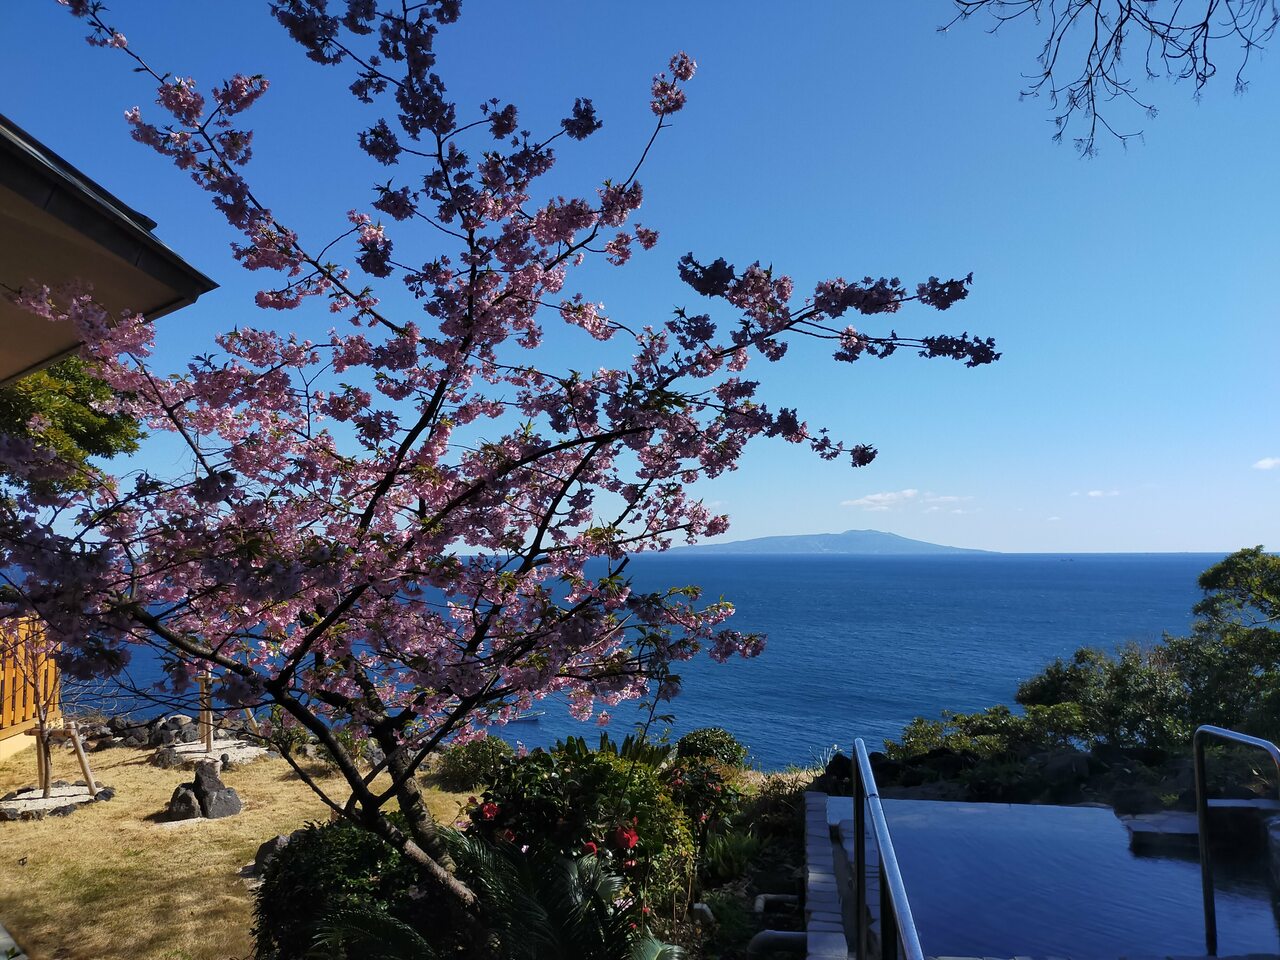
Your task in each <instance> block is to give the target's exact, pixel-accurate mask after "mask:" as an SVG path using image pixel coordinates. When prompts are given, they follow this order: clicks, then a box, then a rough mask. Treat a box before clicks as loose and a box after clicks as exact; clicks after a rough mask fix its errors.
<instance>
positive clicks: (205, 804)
mask: <svg viewBox="0 0 1280 960" xmlns="http://www.w3.org/2000/svg"><path fill="white" fill-rule="evenodd" d="M200 799H201V803H200V809H201V810H203V811H204V815H205V816H206V817H208V818H209V819H210V820H218V819H220V818H222V817H233V816H235V815H236V814H237V813H239V812H240V811H241V810H243V809H244V805H243V804H242V803H241V802H240V795H239V794H238V793H236V792H235V791H234V790H233V789H231V788H230V787H223V788H222V789H221V790H216V791H214V792H213V793H211V794H209V795H208V796H205V797H201V798H200Z"/></svg>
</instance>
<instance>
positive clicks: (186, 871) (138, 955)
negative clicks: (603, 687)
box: [0, 748, 465, 960]
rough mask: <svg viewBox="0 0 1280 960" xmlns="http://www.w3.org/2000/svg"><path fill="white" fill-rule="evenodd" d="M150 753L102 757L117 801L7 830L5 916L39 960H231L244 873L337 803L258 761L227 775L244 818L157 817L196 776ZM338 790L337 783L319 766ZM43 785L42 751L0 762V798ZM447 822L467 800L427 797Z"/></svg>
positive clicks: (60, 766) (59, 770) (68, 771)
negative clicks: (38, 765)
mask: <svg viewBox="0 0 1280 960" xmlns="http://www.w3.org/2000/svg"><path fill="white" fill-rule="evenodd" d="M148 754H149V751H145V750H129V749H122V748H121V749H114V750H108V751H105V752H103V753H97V754H92V755H91V757H90V759H91V761H92V763H93V767H94V772H95V774H96V778H97V779H98V781H99V782H101V783H103V784H106V785H108V786H112V787H115V788H116V790H117V796H116V798H115V799H114V800H111V801H109V802H106V803H95V804H89V805H87V806H85V807H84V808H82V809H80V810H77V811H76V812H75V813H74V814H72V815H71V816H70V817H65V818H63V817H53V818H46V819H45V820H40V821H34V822H17V823H0V921H2V922H3V924H4V926H5V927H7V928H8V929H9V932H10V933H11V934H13V936H14V938H15V939H16V940H17V941H18V943H19V944H20V945H22V946H23V947H24V948H25V949H26V950H27V951H28V953H29V954H30V956H31V957H32V960H55V958H56V960H81V958H84V960H89V958H95V960H96V958H103V960H109V958H116V957H119V958H130V960H148V958H154V960H160V958H164V960H225V958H230V957H248V956H249V955H250V954H251V952H252V941H251V939H250V936H249V929H250V926H251V923H252V913H253V904H252V894H251V891H250V890H249V887H248V886H247V885H246V883H245V881H244V879H243V878H242V877H240V876H239V871H240V869H241V868H242V867H243V866H244V865H245V864H247V863H249V862H250V861H251V860H252V859H253V855H254V853H255V852H256V850H257V848H258V845H259V844H261V843H262V841H263V840H266V839H268V838H270V837H273V836H275V835H276V834H280V833H289V832H290V831H292V830H294V829H296V828H297V827H299V826H301V825H302V824H303V823H305V822H306V821H308V820H327V819H329V812H328V808H327V807H325V806H324V804H323V803H321V802H320V800H319V799H318V798H317V797H316V796H315V794H313V793H312V792H311V790H310V788H308V787H307V786H306V785H305V784H304V783H302V782H301V781H300V780H299V779H298V778H297V777H296V776H295V775H294V774H293V772H292V771H291V770H290V769H289V768H288V766H287V765H286V764H285V763H284V762H283V761H279V760H275V761H272V760H259V761H257V762H256V763H252V764H249V765H246V766H242V767H237V768H234V769H232V770H231V771H229V772H227V773H226V774H225V776H224V778H223V779H224V780H225V782H226V783H227V785H228V786H230V787H234V788H235V789H236V790H237V792H239V794H240V797H241V799H242V800H243V801H244V811H243V813H241V814H240V815H239V816H235V817H228V818H226V819H222V820H209V821H205V820H200V821H188V822H185V823H178V824H166V823H162V822H159V821H158V820H157V819H156V818H155V815H156V814H157V813H159V812H160V811H161V810H163V809H164V806H165V804H166V803H167V802H168V800H169V797H170V796H171V795H172V793H173V791H174V788H175V787H176V786H177V785H178V784H179V783H182V782H183V781H186V780H189V779H190V778H191V773H190V771H181V770H160V769H157V768H155V767H152V766H150V765H149V764H147V763H146V758H147V756H148ZM54 764H55V768H54V775H55V777H61V778H63V779H67V780H73V779H77V778H78V777H79V772H78V770H77V769H76V765H75V761H74V759H73V758H72V756H71V754H69V753H68V754H65V755H64V754H57V755H56V758H55V761H54ZM317 775H318V776H319V777H320V778H321V779H322V781H323V782H324V783H325V784H326V785H328V786H329V787H331V788H332V789H333V790H334V791H335V792H337V790H338V785H339V781H338V779H337V778H334V777H332V776H329V775H326V774H325V773H324V772H323V770H320V769H319V768H317ZM34 780H35V754H34V752H33V751H26V752H24V753H21V754H19V755H17V756H15V757H13V758H11V759H9V760H7V761H5V762H3V763H0V793H6V792H8V791H10V790H13V789H15V788H17V787H20V786H25V785H27V784H30V783H32V782H34ZM427 799H428V803H429V804H430V805H431V808H432V811H433V812H434V813H435V814H436V815H437V816H438V817H439V818H440V819H441V820H443V821H444V822H446V823H452V822H453V820H454V819H455V818H456V817H457V815H458V812H459V810H460V809H461V806H462V803H463V801H464V800H465V795H463V794H449V793H445V792H443V791H438V790H430V791H428V792H427Z"/></svg>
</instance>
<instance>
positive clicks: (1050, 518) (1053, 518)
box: [1048, 517, 1062, 523]
mask: <svg viewBox="0 0 1280 960" xmlns="http://www.w3.org/2000/svg"><path fill="white" fill-rule="evenodd" d="M1048 519H1049V522H1050V523H1053V522H1055V521H1057V520H1061V519H1062V518H1061V517H1049V518H1048Z"/></svg>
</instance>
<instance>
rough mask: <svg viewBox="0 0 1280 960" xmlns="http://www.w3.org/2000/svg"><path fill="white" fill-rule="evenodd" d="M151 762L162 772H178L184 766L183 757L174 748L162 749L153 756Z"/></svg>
mask: <svg viewBox="0 0 1280 960" xmlns="http://www.w3.org/2000/svg"><path fill="white" fill-rule="evenodd" d="M149 762H150V763H151V765H152V766H155V767H159V768H160V769H161V770H176V769H178V767H180V766H182V755H181V754H179V753H178V751H177V750H175V749H173V747H161V748H160V749H159V750H157V751H156V752H155V753H153V754H152V755H151V760H150V761H149Z"/></svg>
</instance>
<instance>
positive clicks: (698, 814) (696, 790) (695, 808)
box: [663, 757, 742, 849]
mask: <svg viewBox="0 0 1280 960" xmlns="http://www.w3.org/2000/svg"><path fill="white" fill-rule="evenodd" d="M733 773H734V770H733V769H732V768H726V767H725V766H724V764H721V763H718V762H716V761H715V760H708V759H706V758H703V757H689V758H687V759H681V760H678V761H677V762H676V763H675V764H673V765H672V766H671V767H670V768H669V769H668V770H666V771H664V773H663V782H664V783H665V784H666V785H667V789H668V790H670V792H671V799H672V800H674V801H675V802H676V803H677V804H678V805H679V807H680V809H682V810H683V811H684V813H685V816H686V817H688V818H689V825H690V827H691V828H692V829H693V832H694V835H695V836H696V837H697V838H698V848H699V849H701V848H702V846H703V845H704V844H705V842H706V838H707V833H708V832H709V831H711V830H712V829H714V828H715V827H718V826H719V825H720V824H722V823H724V822H725V821H726V820H728V819H729V817H731V816H733V815H734V814H735V813H737V812H738V807H739V805H740V802H741V800H742V794H741V792H739V790H738V788H737V787H735V786H734V785H733V782H732V779H731V778H732V775H733Z"/></svg>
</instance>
